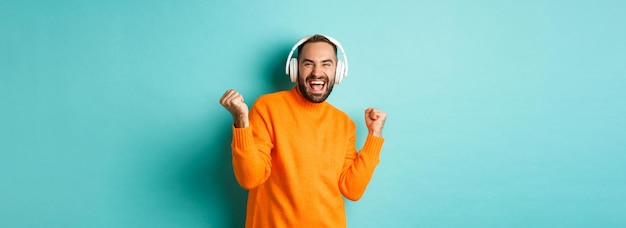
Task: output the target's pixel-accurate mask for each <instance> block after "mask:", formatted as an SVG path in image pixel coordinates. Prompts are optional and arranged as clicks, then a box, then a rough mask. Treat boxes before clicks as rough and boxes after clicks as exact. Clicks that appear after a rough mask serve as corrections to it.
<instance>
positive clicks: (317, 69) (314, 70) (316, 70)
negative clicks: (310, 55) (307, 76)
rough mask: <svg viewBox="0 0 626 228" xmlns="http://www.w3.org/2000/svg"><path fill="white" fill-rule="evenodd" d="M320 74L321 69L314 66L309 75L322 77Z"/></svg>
mask: <svg viewBox="0 0 626 228" xmlns="http://www.w3.org/2000/svg"><path fill="white" fill-rule="evenodd" d="M322 72H323V71H322V68H321V67H319V66H317V65H315V66H313V71H312V72H311V74H313V75H315V76H320V75H322Z"/></svg>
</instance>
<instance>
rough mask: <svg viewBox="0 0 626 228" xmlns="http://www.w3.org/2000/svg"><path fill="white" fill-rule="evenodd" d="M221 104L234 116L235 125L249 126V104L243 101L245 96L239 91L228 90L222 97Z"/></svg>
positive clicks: (238, 126)
mask: <svg viewBox="0 0 626 228" xmlns="http://www.w3.org/2000/svg"><path fill="white" fill-rule="evenodd" d="M220 104H222V106H224V108H226V110H228V112H230V114H231V115H232V116H233V121H234V124H235V127H237V128H240V127H248V125H249V123H248V105H246V103H244V102H243V96H242V95H241V94H239V92H237V91H236V90H233V89H229V90H226V92H225V93H224V95H222V98H220Z"/></svg>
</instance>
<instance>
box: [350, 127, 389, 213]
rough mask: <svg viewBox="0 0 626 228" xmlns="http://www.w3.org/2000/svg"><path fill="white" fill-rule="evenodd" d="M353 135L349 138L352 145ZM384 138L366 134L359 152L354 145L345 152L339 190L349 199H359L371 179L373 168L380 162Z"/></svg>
mask: <svg viewBox="0 0 626 228" xmlns="http://www.w3.org/2000/svg"><path fill="white" fill-rule="evenodd" d="M354 137H355V136H353V137H352V138H351V140H349V141H351V143H352V145H354V141H355V139H354ZM384 141H385V140H384V139H383V138H380V137H376V136H373V135H367V138H366V139H365V144H364V145H363V148H361V151H360V152H359V153H356V151H355V149H354V146H352V147H349V148H352V149H350V150H349V151H347V152H346V159H345V162H344V168H343V172H342V173H341V177H340V178H339V190H340V191H341V193H342V194H343V195H344V196H345V197H346V198H347V199H349V200H353V201H356V200H359V199H360V198H361V196H362V195H363V193H364V192H365V188H366V187H367V184H368V183H369V182H370V180H371V179H372V175H373V174H374V168H376V166H377V165H378V163H379V162H380V157H379V155H380V151H381V149H382V146H383V143H384Z"/></svg>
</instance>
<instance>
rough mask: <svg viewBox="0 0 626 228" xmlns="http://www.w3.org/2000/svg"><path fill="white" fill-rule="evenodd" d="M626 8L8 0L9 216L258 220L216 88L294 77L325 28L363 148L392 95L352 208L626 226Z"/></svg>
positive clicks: (14, 220)
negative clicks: (335, 48)
mask: <svg viewBox="0 0 626 228" xmlns="http://www.w3.org/2000/svg"><path fill="white" fill-rule="evenodd" d="M625 9H626V2H625V1H597V0H594V1H591V0H590V1H538V0H537V1H460V0H459V1H456V0H450V1H408V0H407V1H378V2H377V3H375V2H371V1H369V2H368V1H356V0H348V1H306V2H304V1H243V0H234V1H118V0H115V1H32V0H21V1H17V0H15V1H11V0H9V1H6V0H5V1H0V117H1V118H0V227H243V223H244V218H245V200H246V191H245V190H243V189H242V188H240V187H239V186H238V185H237V183H236V181H235V179H234V175H233V173H232V166H231V163H230V162H231V160H230V159H231V155H230V140H231V129H230V126H231V124H232V119H231V117H230V115H229V113H228V112H227V111H226V110H224V109H223V108H222V107H221V106H220V105H219V103H218V100H219V98H220V96H221V95H222V94H223V92H224V91H225V90H227V89H231V88H233V89H237V90H239V91H240V92H241V93H242V94H243V95H244V96H245V98H246V102H247V103H248V105H251V104H252V103H253V102H254V100H255V99H256V98H257V97H258V96H259V95H261V94H264V93H268V92H274V91H278V90H286V89H290V88H291V87H292V86H293V84H291V83H290V82H289V79H288V77H287V76H285V75H284V73H283V72H284V64H285V60H286V56H287V54H288V53H289V50H290V49H291V47H292V45H293V44H294V43H295V42H296V41H297V40H298V39H300V38H301V37H303V36H305V35H310V34H313V33H322V34H327V35H330V36H333V37H335V38H337V39H338V40H339V41H340V42H341V43H342V44H343V47H344V48H345V49H346V53H347V55H348V59H349V64H350V65H349V66H350V71H349V75H348V77H347V78H345V79H344V80H343V82H342V83H341V84H340V85H337V86H335V90H334V92H333V94H332V95H331V97H330V99H329V101H330V102H331V103H332V104H334V105H335V106H337V107H339V108H340V109H342V110H344V111H345V112H346V113H348V114H349V115H350V116H351V117H352V118H353V119H354V121H355V123H356V124H357V127H358V129H357V131H358V132H357V136H358V140H357V143H358V145H357V147H358V148H360V147H361V146H362V143H363V141H364V139H365V136H366V134H367V129H366V128H365V125H364V120H363V111H364V110H365V109H366V108H367V107H370V106H372V107H377V108H380V109H382V110H384V111H386V112H387V113H388V119H387V123H386V125H385V130H384V137H385V138H386V143H385V145H384V148H383V151H382V154H381V163H380V165H379V166H378V168H377V169H376V172H375V174H374V177H373V179H372V181H371V183H370V185H369V187H368V189H367V191H366V192H365V195H364V196H363V198H362V199H361V200H360V201H358V202H350V201H346V211H347V216H348V225H349V226H350V227H625V226H626V165H625V164H626V92H625V91H626V29H625V28H626V14H625V13H624V10H625ZM294 127H297V126H294ZM322 159H323V158H322ZM320 219H323V218H320Z"/></svg>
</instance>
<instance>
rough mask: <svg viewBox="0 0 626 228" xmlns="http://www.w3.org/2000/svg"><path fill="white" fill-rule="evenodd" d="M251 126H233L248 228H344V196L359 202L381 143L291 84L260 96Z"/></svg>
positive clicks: (235, 163) (235, 160) (236, 167)
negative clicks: (361, 139)
mask: <svg viewBox="0 0 626 228" xmlns="http://www.w3.org/2000/svg"><path fill="white" fill-rule="evenodd" d="M249 118H250V127H247V128H233V142H232V149H233V169H234V172H235V177H236V178H237V181H238V182H239V184H240V185H241V186H242V187H243V188H245V189H248V190H249V193H248V206H247V211H246V227H345V226H346V215H345V209H344V203H343V198H342V194H343V196H345V197H346V198H348V199H350V200H358V199H359V198H360V197H361V195H362V194H363V192H364V191H365V188H366V187H367V184H368V183H369V181H370V179H371V177H372V174H373V172H374V168H375V167H376V165H378V163H379V153H380V150H381V148H382V144H383V142H384V139H383V138H379V137H375V136H372V135H368V136H367V139H366V140H365V145H364V146H363V148H362V149H361V151H360V153H357V151H356V148H355V140H356V135H355V130H356V126H355V124H354V122H352V120H350V118H349V117H348V115H346V114H345V113H344V112H342V111H340V110H339V109H337V108H335V107H334V106H332V105H331V104H330V103H328V102H323V103H319V104H318V103H312V102H309V101H308V100H306V99H305V98H304V97H302V95H301V94H300V93H299V92H298V91H297V90H296V87H294V88H293V89H292V90H290V91H282V92H277V93H273V94H268V95H264V96H261V97H259V99H258V100H257V101H256V102H255V103H254V105H253V106H252V109H251V110H250V115H249Z"/></svg>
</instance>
